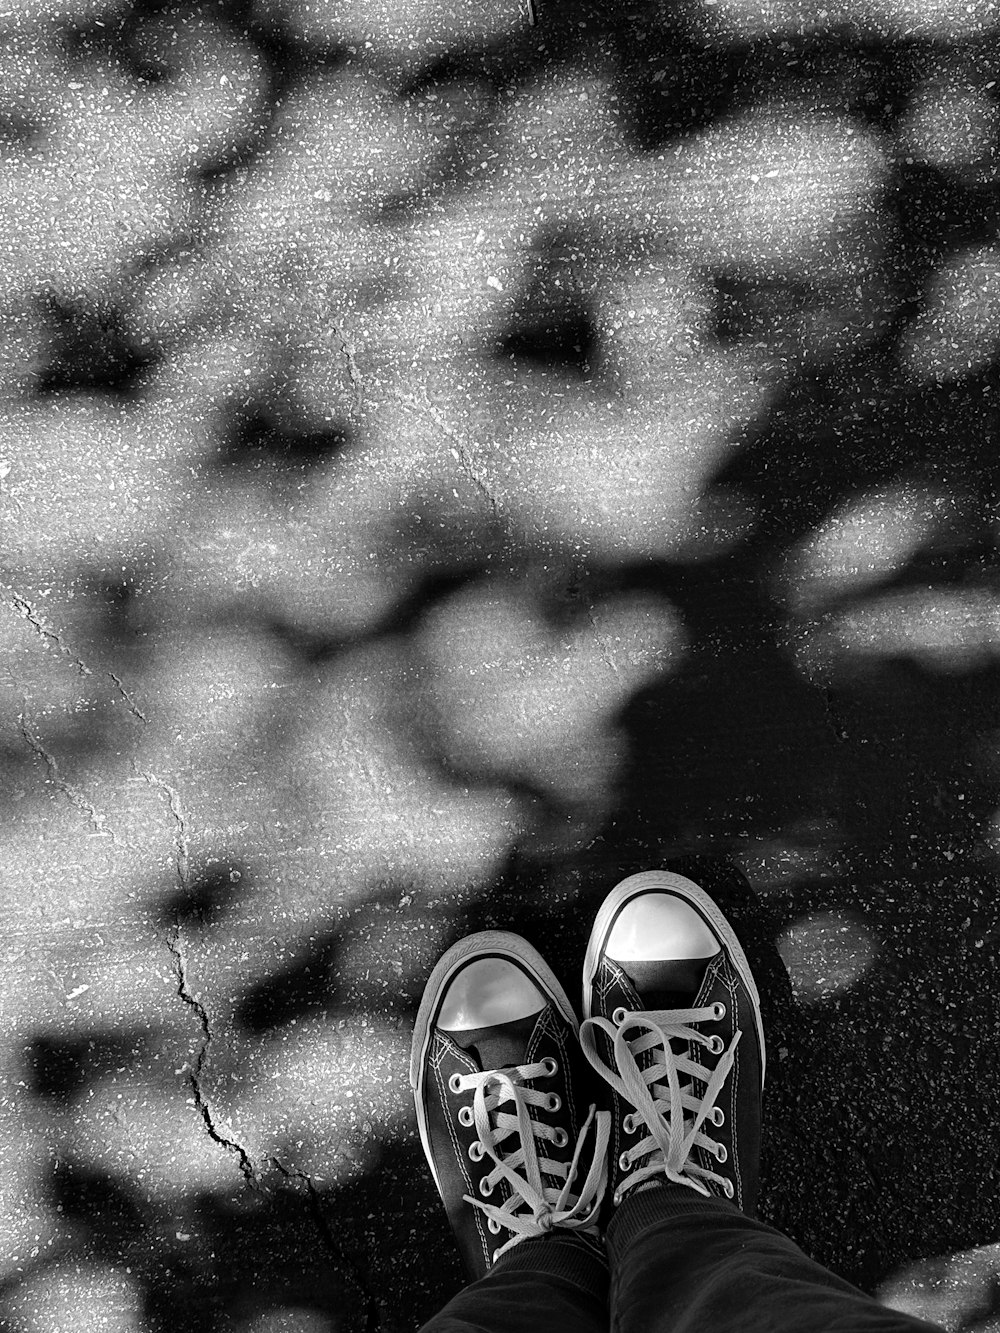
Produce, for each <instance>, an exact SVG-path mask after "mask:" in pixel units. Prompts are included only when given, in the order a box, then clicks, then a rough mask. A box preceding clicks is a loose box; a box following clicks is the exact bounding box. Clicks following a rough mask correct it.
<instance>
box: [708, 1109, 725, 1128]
mask: <svg viewBox="0 0 1000 1333" xmlns="http://www.w3.org/2000/svg"><path fill="white" fill-rule="evenodd" d="M710 1118H711V1121H712V1124H713V1125H716V1126H719V1125H724V1124H725V1123H726V1113H725V1111H723V1109H722V1107H721V1106H713V1107H712V1114H711V1117H710Z"/></svg>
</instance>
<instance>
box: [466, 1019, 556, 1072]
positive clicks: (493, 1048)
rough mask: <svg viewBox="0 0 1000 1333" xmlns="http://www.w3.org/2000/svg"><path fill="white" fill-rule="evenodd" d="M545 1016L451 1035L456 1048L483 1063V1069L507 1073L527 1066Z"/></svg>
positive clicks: (511, 1021)
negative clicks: (514, 1067)
mask: <svg viewBox="0 0 1000 1333" xmlns="http://www.w3.org/2000/svg"><path fill="white" fill-rule="evenodd" d="M544 1012H545V1010H544V1009H539V1011H538V1013H536V1014H528V1015H527V1017H526V1018H512V1019H510V1020H509V1022H506V1023H495V1024H493V1026H492V1027H486V1028H466V1029H465V1030H464V1031H461V1032H449V1033H448V1036H449V1037H450V1038H451V1039H452V1041H453V1042H454V1043H455V1045H456V1046H461V1048H462V1050H463V1051H468V1052H469V1053H470V1055H474V1056H475V1057H476V1059H477V1060H478V1061H479V1067H480V1069H483V1070H486V1069H506V1068H509V1067H510V1066H511V1065H523V1064H525V1063H526V1062H525V1058H524V1055H525V1051H526V1050H527V1048H528V1042H529V1041H530V1040H531V1034H532V1033H533V1032H534V1030H535V1025H536V1023H537V1022H538V1019H539V1017H540V1016H541V1015H542V1014H543V1013H544Z"/></svg>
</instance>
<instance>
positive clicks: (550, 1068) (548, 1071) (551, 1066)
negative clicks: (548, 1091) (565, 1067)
mask: <svg viewBox="0 0 1000 1333" xmlns="http://www.w3.org/2000/svg"><path fill="white" fill-rule="evenodd" d="M542 1068H543V1069H544V1071H545V1074H544V1077H545V1078H554V1077H555V1076H556V1074H558V1073H559V1065H558V1062H557V1061H555V1060H553V1058H552V1056H551V1055H547V1056H546V1057H545V1059H544V1060H543V1061H542Z"/></svg>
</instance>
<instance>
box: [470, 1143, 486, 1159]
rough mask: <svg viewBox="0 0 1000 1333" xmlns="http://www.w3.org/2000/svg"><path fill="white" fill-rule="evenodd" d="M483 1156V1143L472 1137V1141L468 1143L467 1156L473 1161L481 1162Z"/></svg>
mask: <svg viewBox="0 0 1000 1333" xmlns="http://www.w3.org/2000/svg"><path fill="white" fill-rule="evenodd" d="M483 1156H484V1153H483V1145H482V1144H481V1143H480V1142H479V1140H478V1139H473V1140H472V1142H471V1143H470V1144H469V1157H470V1158H471V1159H472V1161H474V1162H481V1161H482V1160H483Z"/></svg>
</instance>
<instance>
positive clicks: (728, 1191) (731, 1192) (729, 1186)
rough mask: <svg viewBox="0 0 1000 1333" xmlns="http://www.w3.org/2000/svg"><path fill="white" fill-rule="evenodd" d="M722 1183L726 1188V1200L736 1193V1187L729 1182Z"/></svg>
mask: <svg viewBox="0 0 1000 1333" xmlns="http://www.w3.org/2000/svg"><path fill="white" fill-rule="evenodd" d="M723 1183H724V1185H725V1187H726V1198H727V1199H731V1198H732V1197H733V1195H734V1194H735V1193H736V1186H735V1185H734V1184H733V1182H732V1181H731V1180H726V1181H724V1182H723Z"/></svg>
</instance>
